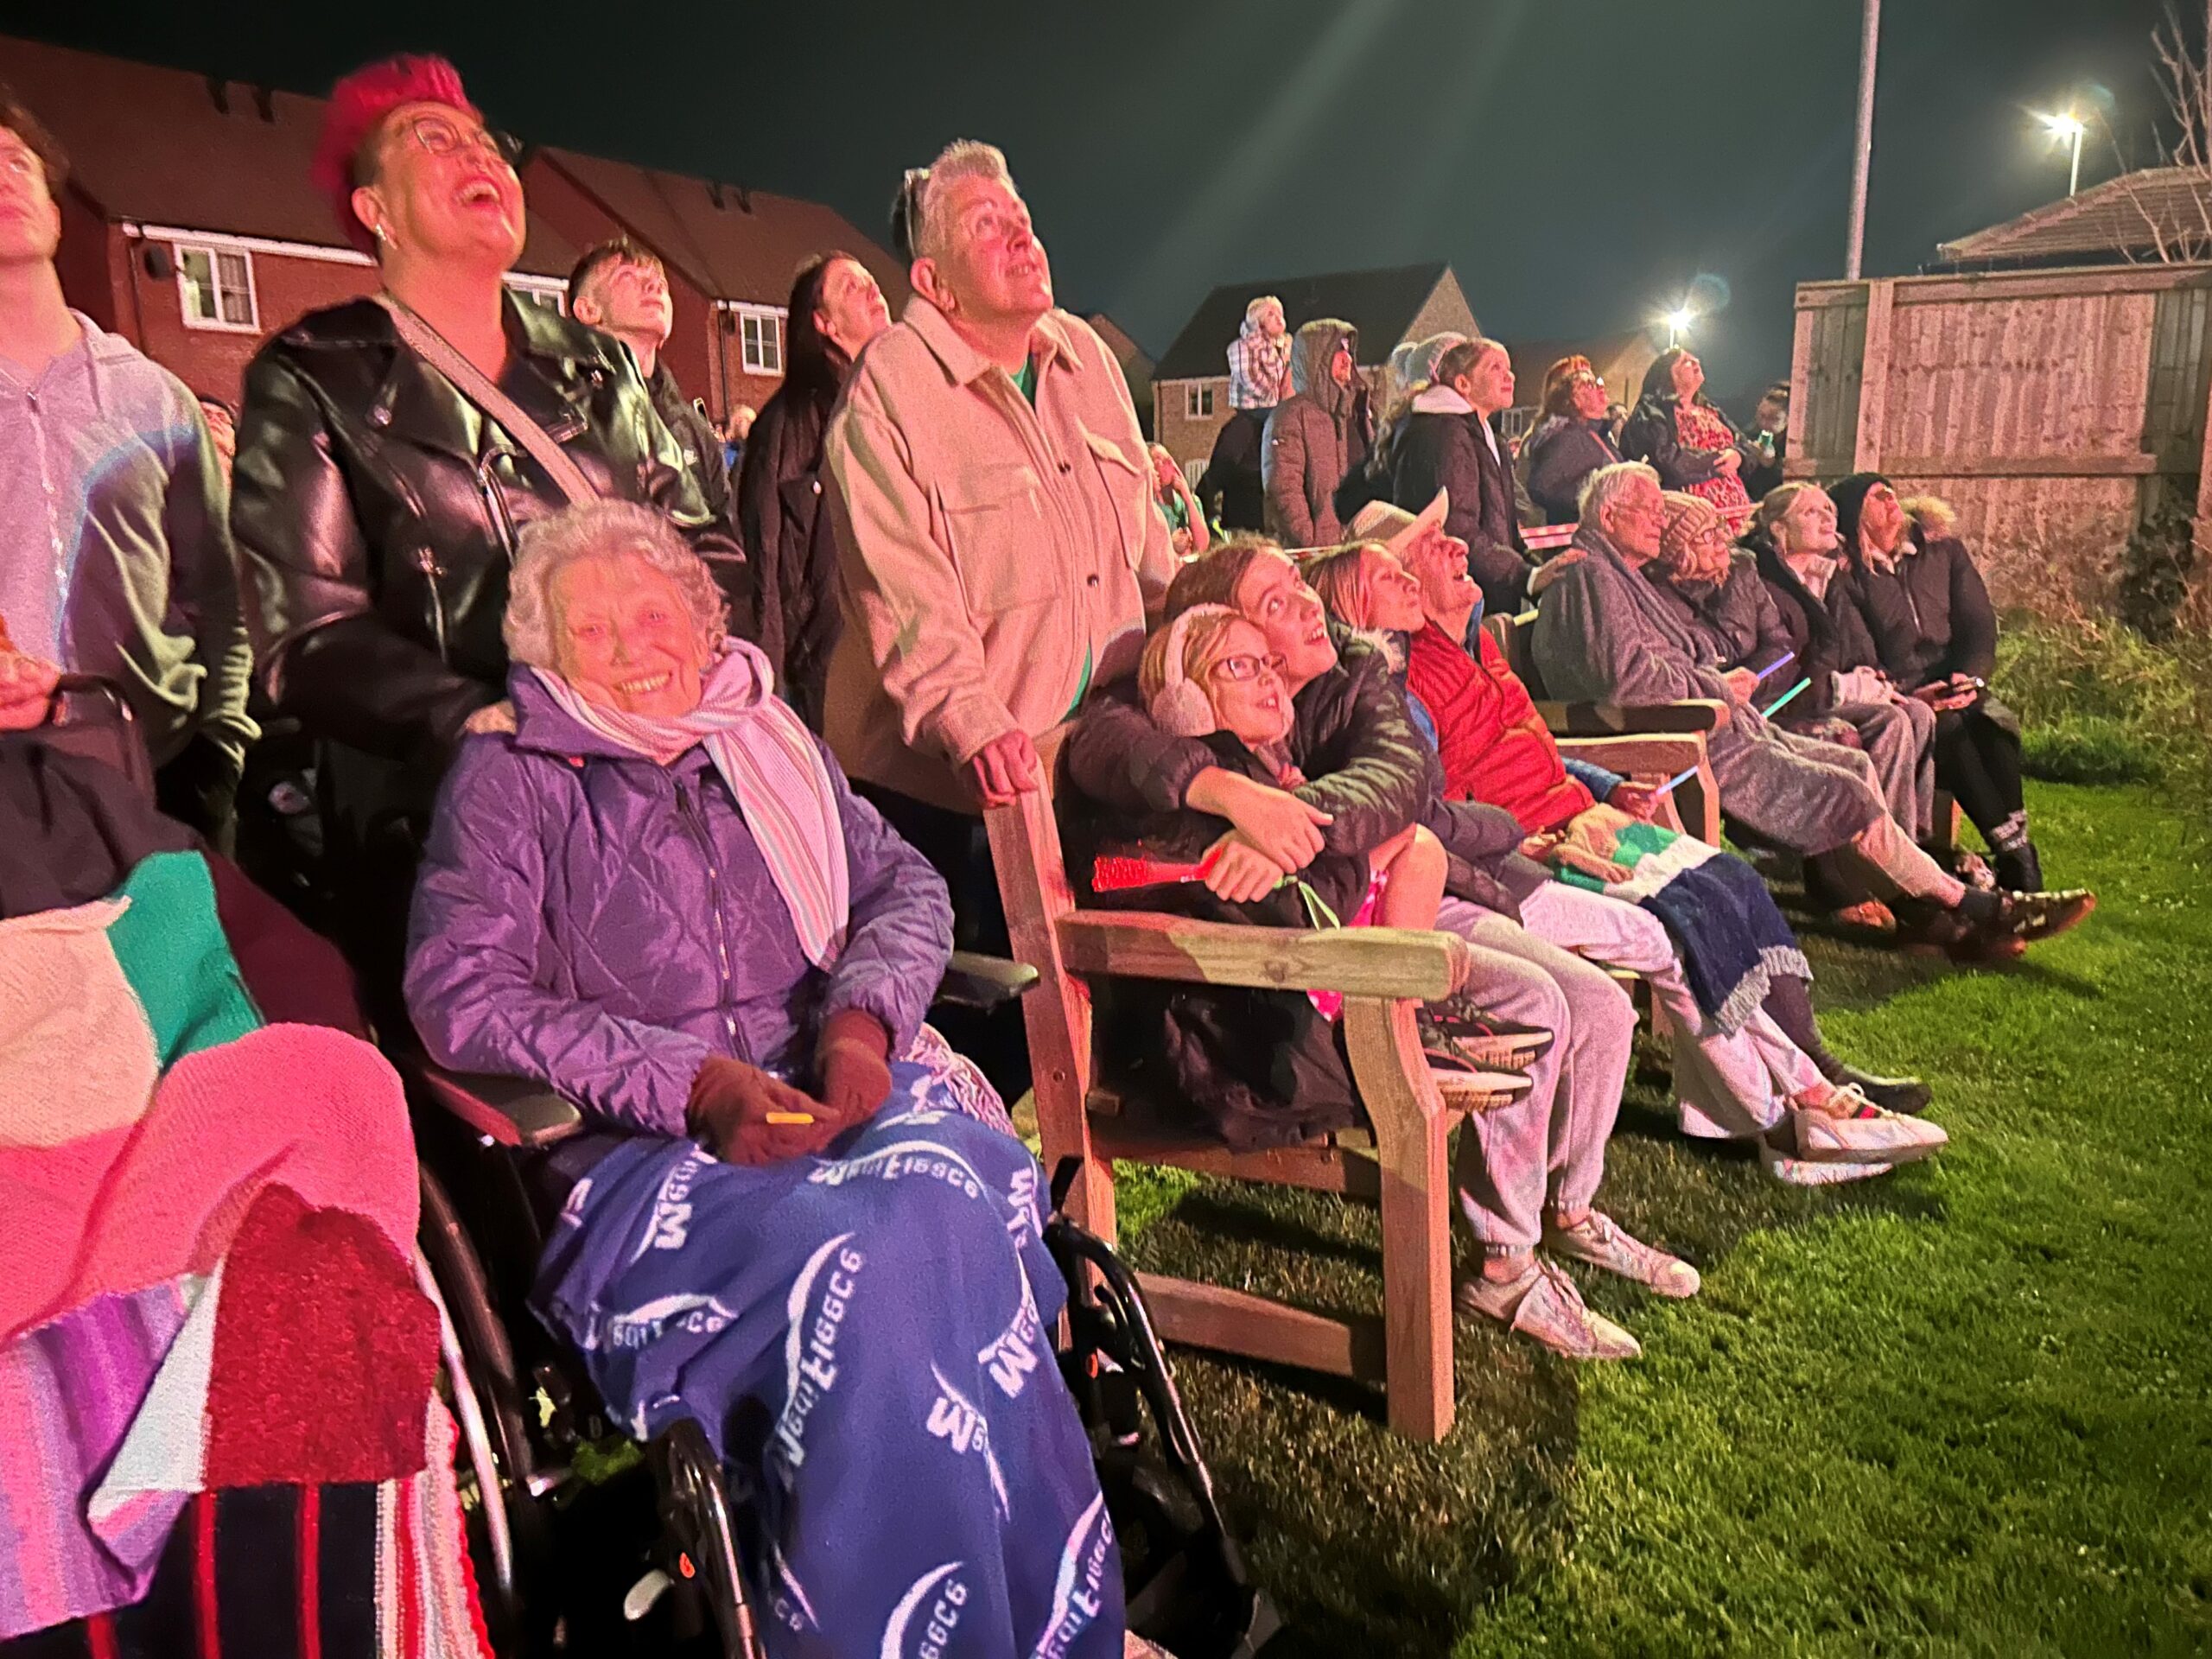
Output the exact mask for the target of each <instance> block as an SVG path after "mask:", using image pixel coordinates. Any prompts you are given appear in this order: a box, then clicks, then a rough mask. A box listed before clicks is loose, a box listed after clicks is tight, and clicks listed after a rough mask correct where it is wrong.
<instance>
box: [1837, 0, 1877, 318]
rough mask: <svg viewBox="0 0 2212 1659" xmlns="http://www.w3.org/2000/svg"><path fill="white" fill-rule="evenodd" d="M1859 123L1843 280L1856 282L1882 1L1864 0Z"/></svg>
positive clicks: (1863, 225) (1862, 243)
mask: <svg viewBox="0 0 2212 1659" xmlns="http://www.w3.org/2000/svg"><path fill="white" fill-rule="evenodd" d="M1861 3H1862V5H1863V7H1864V10H1863V11H1862V12H1861V14H1860V16H1859V124H1858V129H1857V130H1856V131H1855V132H1854V133H1853V136H1852V143H1851V228H1850V229H1849V230H1848V231H1847V232H1845V234H1844V243H1843V280H1844V281H1846V282H1847V283H1855V282H1857V281H1858V280H1859V265H1860V263H1861V260H1862V257H1863V256H1864V255H1865V253H1866V181H1867V177H1868V175H1870V174H1871V173H1872V171H1873V169H1874V60H1875V59H1876V58H1878V56H1880V54H1881V48H1882V0H1861Z"/></svg>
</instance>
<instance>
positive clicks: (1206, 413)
mask: <svg viewBox="0 0 2212 1659" xmlns="http://www.w3.org/2000/svg"><path fill="white" fill-rule="evenodd" d="M1183 413H1184V414H1185V416H1189V417H1190V418H1191V419H1192V420H1194V421H1207V420H1211V419H1212V418H1213V383H1212V382H1211V380H1193V381H1192V383H1191V384H1190V385H1187V386H1185V387H1184V388H1183Z"/></svg>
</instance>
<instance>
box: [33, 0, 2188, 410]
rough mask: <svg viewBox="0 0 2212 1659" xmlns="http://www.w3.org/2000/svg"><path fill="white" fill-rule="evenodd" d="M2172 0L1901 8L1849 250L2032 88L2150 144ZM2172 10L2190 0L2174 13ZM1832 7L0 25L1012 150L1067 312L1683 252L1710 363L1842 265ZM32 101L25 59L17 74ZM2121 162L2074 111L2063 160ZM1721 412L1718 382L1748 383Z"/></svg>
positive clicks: (697, 4)
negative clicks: (452, 64) (446, 71)
mask: <svg viewBox="0 0 2212 1659" xmlns="http://www.w3.org/2000/svg"><path fill="white" fill-rule="evenodd" d="M2160 10H2161V6H2160V0H1890V4H1889V5H1888V6H1887V7H1886V8H1885V12H1886V16H1885V38H1884V41H1883V53H1882V60H1881V64H1882V73H1881V80H1880V99H1879V103H1878V110H1877V114H1876V120H1875V138H1874V173H1873V188H1872V206H1871V209H1870V216H1869V225H1868V233H1867V253H1866V264H1867V270H1868V272H1869V274H1871V275H1877V276H1879V275H1894V274H1899V273H1905V272H1910V271H1911V270H1915V269H1916V268H1917V267H1918V266H1919V265H1920V264H1922V263H1923V261H1925V260H1927V259H1929V258H1930V257H1933V255H1934V251H1935V245H1936V243H1937V242H1938V241H1940V240H1942V239H1944V238H1949V237H1954V236H1958V235H1961V234H1963V233H1965V232H1968V231H1972V230H1975V229H1979V228H1980V227H1981V226H1985V225H1988V224H1992V223H1994V222H1996V221H1998V220H1999V219H2006V218H2009V217H2011V216H2012V215H2013V214H2015V213H2021V212H2024V211H2025V210H2026V209H2028V208H2030V207H2035V206H2037V205H2038V204H2039V203H2042V202H2045V201H2048V200H2052V199H2054V198H2056V196H2058V195H2060V194H2063V192H2064V190H2065V188H2066V168H2065V157H2064V155H2063V151H2061V150H2059V149H2056V148H2055V147H2054V146H2053V145H2052V144H2051V143H2050V141H2049V140H2048V139H2047V138H2045V137H2042V136H2041V135H2040V133H2039V130H2037V128H2036V127H2035V125H2034V124H2033V121H2032V119H2031V111H2033V110H2037V109H2050V108H2053V107H2056V106H2058V105H2063V104H2066V103H2069V102H2070V103H2072V104H2074V105H2075V107H2077V108H2080V109H2082V110H2084V111H2088V110H2089V109H2091V108H2092V107H2099V108H2101V109H2102V110H2103V111H2106V112H2107V119H2108V122H2109V124H2110V127H2111V128H2112V129H2114V130H2116V131H2117V135H2118V144H2119V146H2120V149H2121V150H2122V151H2123V152H2124V153H2126V155H2127V156H2130V157H2131V159H2133V160H2135V161H2137V162H2140V161H2141V160H2143V159H2146V158H2147V156H2148V152H2149V145H2150V142H2151V138H2152V134H2151V130H2150V120H2151V118H2152V115H2153V113H2154V111H2153V107H2152V106H2153V102H2154V92H2153V87H2152V81H2151V76H2150V66H2151V52H2150V43H2149V37H2150V32H2151V29H2152V26H2153V24H2154V23H2155V22H2156V21H2157V19H2158V16H2159V13H2160ZM2191 10H2192V11H2193V10H2195V6H2194V5H2193V4H2192V7H2191ZM0 29H5V30H6V31H7V32H10V33H16V34H25V35H39V36H42V37H45V38H48V39H52V40H57V41H64V42H66V43H67V44H70V45H75V46H81V47H88V48H95V49H98V50H102V51H108V52H113V53H116V54H120V55H124V56H129V57H137V58H143V59H146V60H151V61H155V62H160V63H168V64H174V65H178V66H181V67H189V68H193V69H196V70H200V71H203V72H211V73H221V74H225V75H227V76H232V77H235V78H238V79H248V80H256V81H262V82H266V83H268V84H270V85H273V86H282V87H287V88H289V89H292V90H296V91H299V92H315V93H320V92H325V91H327V89H328V86H329V84H330V82H331V81H332V79H334V78H335V76H336V75H338V74H339V73H342V72H343V71H344V70H346V68H348V67H352V66H353V65H354V64H356V63H358V62H359V61H362V60H365V59H366V58H369V57H372V56H375V55H380V54H384V53H386V52H390V51H393V50H398V49H403V48H412V49H416V50H423V49H432V50H436V51H440V52H443V53H445V54H447V55H448V56H450V57H452V58H453V59H454V60H455V61H456V62H457V63H458V64H459V65H460V66H461V71H462V73H463V74H464V75H465V77H466V78H467V81H468V84H469V87H470V90H471V92H472V93H473V95H474V98H475V99H476V101H477V102H478V104H480V105H481V106H482V107H483V108H484V109H485V111H486V112H487V114H488V115H489V116H490V117H491V118H493V120H494V121H495V122H497V123H499V124H504V125H506V126H508V127H510V128H512V129H513V130H515V131H517V132H518V133H519V134H521V135H522V136H524V137H528V138H534V139H538V140H542V141H546V142H552V143H563V144H567V145H571V146H574V147H576V148H579V149H588V150H596V151H600V152H602V153H604V154H607V155H610V156H621V157H625V158H626V159H629V160H632V161H638V162H652V163H654V164H657V165H660V166H664V167H667V168H675V169H678V170H682V171H685V172H690V173H695V174H700V175H707V176H710V177H715V178H719V179H721V180H723V181H728V182H731V183H738V184H745V185H749V186H753V187H756V188H764V189H770V190H776V191H782V192H785V193H788V194H794V195H804V196H812V197H816V198H818V199H821V200H827V201H829V202H831V203H834V204H835V205H836V206H837V207H839V208H841V209H842V211H843V212H845V213H847V215H848V216H849V217H850V218H852V219H854V221H855V223H857V224H859V225H861V226H863V227H864V228H866V229H868V231H869V232H871V233H873V234H876V235H878V236H879V237H881V236H882V235H883V229H882V227H883V221H884V217H885V208H886V206H887V202H888V201H889V199H890V196H891V194H892V190H893V185H894V184H895V182H896V181H897V179H898V177H899V172H900V169H902V168H905V167H906V166H909V165H912V164H916V163H918V162H925V161H926V160H927V159H928V158H929V157H930V156H931V154H933V153H934V152H935V150H936V149H938V146H939V145H940V144H941V143H943V142H944V141H945V140H946V139H949V138H952V137H978V138H988V139H990V140H992V141H994V142H995V143H998V144H1000V145H1001V146H1002V147H1003V148H1004V149H1006V151H1007V156H1008V158H1009V160H1010V161H1011V162H1012V164H1013V167H1014V175H1015V177H1016V179H1017V180H1018V181H1019V182H1020V185H1021V187H1022V189H1023V192H1024V194H1026V195H1027V198H1028V200H1029V202H1030V205H1031V207H1032V209H1033V212H1034V213H1035V215H1036V220H1037V226H1038V230H1039V234H1040V236H1041V237H1042V238H1044V241H1045V243H1046V247H1047V248H1048V249H1049V250H1050V251H1051V253H1052V264H1053V269H1054V274H1055V279H1056V283H1057V286H1058V290H1059V296H1060V299H1061V302H1062V303H1064V304H1066V305H1069V306H1071V307H1072V308H1077V309H1082V310H1105V311H1108V312H1110V313H1112V314H1113V315H1115V316H1116V318H1117V319H1119V320H1120V321H1122V323H1123V325H1124V326H1125V327H1128V329H1129V330H1130V332H1131V333H1132V334H1135V336H1136V337H1137V339H1138V340H1140V341H1141V342H1142V343H1143V344H1144V345H1146V346H1147V347H1149V348H1150V349H1152V350H1153V351H1154V352H1155V353H1156V352H1159V351H1160V350H1163V349H1164V348H1165V347H1166V345H1167V343H1168V342H1169V340H1172V339H1173V337H1174V334H1175V333H1176V331H1177V330H1178V329H1179V327H1181V325H1182V323H1183V321H1184V320H1185V317H1186V316H1187V315H1188V314H1189V313H1190V311H1191V310H1192V308H1194V307H1195V305H1196V304H1197V302H1198V299H1199V297H1200V296H1202V295H1203V294H1204V293H1205V290H1206V289H1208V288H1210V287H1211V286H1212V285H1213V284H1215V283H1220V282H1227V281H1232V280H1237V279H1241V278H1244V277H1263V276H1268V275H1271V274H1274V275H1285V274H1295V273H1302V272H1309V271H1322V270H1343V269H1351V268H1356V267H1360V266H1367V265H1390V264H1408V263H1412V262H1414V261H1417V260H1423V259H1433V258H1443V259H1447V260H1449V261H1450V262H1451V263H1452V265H1453V266H1454V267H1455V268H1456V269H1457V270H1458V271H1459V277H1460V280H1461V282H1462V283H1464V284H1465V288H1466V290H1467V295H1468V299H1469V301H1470V302H1471V304H1472V305H1473V307H1474V310H1475V314H1476V315H1477V317H1478V318H1479V319H1480V320H1481V322H1482V324H1483V326H1484V330H1485V331H1486V332H1489V333H1492V334H1498V335H1500V336H1503V337H1504V338H1507V339H1511V338H1513V337H1515V336H1516V335H1517V336H1520V337H1522V338H1545V339H1548V338H1554V337H1559V336H1563V335H1571V334H1584V333H1598V332H1604V331H1609V330H1613V329H1618V328H1623V327H1631V326H1634V325H1636V324H1637V323H1640V322H1643V321H1646V320H1647V319H1649V317H1650V316H1651V315H1652V314H1654V313H1655V312H1656V311H1657V310H1659V309H1661V308H1662V307H1663V305H1664V304H1665V303H1667V302H1673V301H1675V300H1676V299H1679V298H1680V297H1681V296H1682V295H1683V293H1684V292H1685V291H1686V290H1687V289H1688V288H1689V287H1690V285H1691V283H1693V281H1694V280H1696V279H1700V278H1701V277H1702V278H1708V279H1717V280H1707V281H1702V282H1700V291H1701V292H1704V293H1706V294H1707V295H1709V296H1714V297H1716V298H1717V297H1718V296H1721V295H1723V294H1725V295H1726V307H1725V308H1724V309H1721V310H1719V312H1718V313H1717V314H1716V315H1712V316H1710V317H1709V318H1707V320H1706V321H1703V322H1701V323H1700V325H1699V327H1697V329H1696V331H1695V332H1694V335H1693V337H1692V340H1693V343H1694V345H1695V346H1697V347H1698V348H1699V350H1700V353H1702V355H1703V356H1704V357H1705V359H1706V362H1707V372H1708V374H1709V375H1710V377H1711V378H1712V381H1713V386H1714V388H1715V390H1716V391H1723V392H1726V393H1729V394H1736V393H1739V392H1741V391H1745V390H1747V389H1750V388H1752V387H1755V386H1757V385H1762V384H1764V382H1765V381H1766V380H1768V379H1770V378H1778V377H1781V376H1783V375H1785V374H1786V373H1787V372H1788V370H1789V315H1790V305H1791V287H1792V284H1793V283H1797V282H1800V281H1804V280H1808V279H1814V278H1821V277H1840V275H1841V274H1842V260H1843V252H1842V249H1843V233H1844V214H1845V206H1846V195H1847V188H1848V182H1849V177H1850V137H1851V123H1852V114H1853V101H1854V98H1855V87H1856V76H1857V61H1858V41H1859V5H1858V4H1857V3H1856V0H1763V3H1748V0H1726V3H1723V0H1112V3H1102V0H1088V3H1077V0H988V3H986V0H897V3H894V0H842V3H838V0H798V3H793V0H785V3H783V4H780V5H776V6H772V7H771V6H760V5H756V4H749V3H741V0H726V3H721V4H711V3H705V0H643V3H640V0H600V3H597V4H592V5H575V4H567V3H551V0H538V3H535V4H531V5H529V6H523V5H518V4H513V3H507V0H448V3H444V4H441V5H420V4H396V3H395V4H385V5H381V6H378V5H374V4H368V5H364V4H360V3H327V0H284V3H282V4H224V3H213V4H210V3H200V4H189V5H180V4H177V3H175V0H162V3H159V4H155V3H136V4H130V3H103V0H80V3H77V4H75V5H73V7H71V8H70V9H69V10H67V12H66V13H64V12H62V11H60V10H59V9H57V8H55V7H54V6H53V5H52V4H51V3H50V0H48V3H47V4H43V5H40V6H29V5H22V4H17V3H13V0H4V3H0ZM19 91H21V92H22V93H23V94H24V95H25V96H26V97H27V98H28V99H29V100H30V101H31V102H32V103H33V104H34V105H35V103H36V100H37V97H38V88H36V87H35V86H25V87H22V88H20V89H19ZM2115 170H2117V167H2116V162H2115V143H2114V139H2113V137H2109V136H2107V130H2105V129H2104V128H2101V127H2097V126H2094V125H2093V128H2092V133H2091V137H2090V140H2089V142H2088V146H2087V147H2086V149H2085V151H2084V155H2083V163H2082V179H2083V182H2084V184H2087V183H2088V182H2090V181H2094V180H2097V179H2101V178H2105V177H2107V176H2109V175H2111V174H2112V173H2113V171H2115ZM1731 401H1734V398H1733V397H1731Z"/></svg>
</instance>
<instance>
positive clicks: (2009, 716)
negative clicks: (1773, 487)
mask: <svg viewBox="0 0 2212 1659" xmlns="http://www.w3.org/2000/svg"><path fill="white" fill-rule="evenodd" d="M1828 493H1829V494H1830V495H1831V496H1832V497H1834V500H1835V519H1836V535H1837V538H1838V541H1839V542H1840V555H1839V556H1840V559H1841V560H1842V565H1841V568H1840V569H1838V570H1837V572H1836V575H1835V580H1834V584H1833V585H1832V586H1831V587H1830V588H1829V589H1828V608H1829V609H1830V610H1831V611H1833V612H1835V613H1837V614H1838V615H1839V616H1842V615H1844V614H1847V613H1848V614H1851V615H1853V618H1854V620H1857V621H1859V622H1860V623H1863V624H1864V625H1865V628H1866V637H1867V638H1868V639H1870V640H1871V641H1872V645H1873V651H1874V658H1875V665H1876V666H1877V667H1878V668H1879V669H1880V670H1881V671H1882V672H1883V673H1884V674H1885V675H1887V676H1888V677H1889V680H1890V683H1891V684H1892V685H1894V686H1895V687H1896V688H1897V690H1898V691H1900V692H1902V693H1903V694H1904V696H1908V697H1910V698H1912V699H1913V700H1914V701H1916V702H1923V703H1925V704H1926V705H1927V706H1928V707H1929V709H1933V710H1934V711H1935V714H1936V738H1935V751H1936V784H1937V785H1938V786H1939V787H1941V788H1942V789H1943V790H1945V791H1948V793H1949V794H1950V795H1951V797H1952V798H1954V799H1955V800H1956V801H1957V802H1958V804H1959V805H1960V807H1961V809H1962V810H1964V811H1965V813H1966V815H1967V817H1969V818H1971V819H1973V820H1974V828H1975V829H1979V830H1980V831H1981V836H1982V839H1983V840H1984V841H1986V842H1988V843H1989V850H1990V853H1991V855H1992V858H1991V862H1992V864H1993V866H1994V867H1995V869H1996V872H1997V882H1998V885H1999V887H2012V888H2017V889H2018V890H2019V891H2021V892H2023V893H2040V892H2041V891H2042V890H2043V861H2042V859H2041V858H2040V857H2039V856H2038V855H2037V852H2036V847H2035V842H2032V841H2031V840H2030V839H2029V836H2028V809H2027V804H2026V801H2025V800H2024V797H2023V795H2022V792H2021V787H2020V717H2019V715H2016V714H2014V713H2013V712H2012V710H2011V709H2008V708H2006V707H2005V705H2004V704H2003V703H2001V702H1998V701H1997V699H1996V698H1995V697H1993V696H1991V695H1990V692H1989V677H1990V676H1991V675H1992V674H1993V673H1994V672H1995V671H1996V669H1997V611H1996V607H1993V605H1991V603H1990V602H1989V589H1988V588H1986V587H1985V586H1983V584H1982V580H1981V573H1980V571H1979V570H1977V569H1974V560H1973V558H1972V557H1971V556H1969V555H1968V554H1967V549H1966V543H1963V542H1961V540H1960V539H1959V538H1958V536H1957V534H1956V531H1955V522H1956V521H1955V519H1954V518H1953V517H1952V514H1951V510H1950V509H1949V508H1948V506H1946V505H1944V504H1943V503H1942V502H1941V501H1937V500H1935V499H1932V498H1923V499H1916V500H1913V501H1910V502H1906V501H1901V500H1899V499H1897V491H1896V490H1895V489H1894V488H1892V487H1891V484H1890V481H1889V480H1887V479H1885V478H1884V477H1882V476H1881V475H1880V474H1877V473H1854V474H1852V475H1851V476H1850V477H1849V478H1847V479H1845V480H1843V482H1841V483H1840V484H1838V485H1837V486H1835V487H1834V489H1833V490H1831V491H1829V492H1828Z"/></svg>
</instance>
